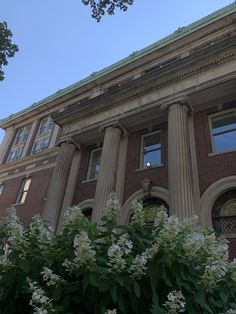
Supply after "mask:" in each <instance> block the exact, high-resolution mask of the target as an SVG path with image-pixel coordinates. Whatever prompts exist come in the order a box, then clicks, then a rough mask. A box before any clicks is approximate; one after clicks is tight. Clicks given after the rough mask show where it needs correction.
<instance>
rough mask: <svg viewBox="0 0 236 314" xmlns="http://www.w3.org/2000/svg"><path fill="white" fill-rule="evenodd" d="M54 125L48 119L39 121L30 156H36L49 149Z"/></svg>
mask: <svg viewBox="0 0 236 314" xmlns="http://www.w3.org/2000/svg"><path fill="white" fill-rule="evenodd" d="M54 125H55V124H54V122H53V121H52V119H51V118H50V117H47V118H45V119H43V120H41V122H40V125H39V128H38V132H37V135H36V137H35V140H34V143H33V147H32V152H31V154H38V153H40V152H42V151H44V150H45V149H47V148H48V147H49V143H50V138H51V135H52V132H53V129H54Z"/></svg>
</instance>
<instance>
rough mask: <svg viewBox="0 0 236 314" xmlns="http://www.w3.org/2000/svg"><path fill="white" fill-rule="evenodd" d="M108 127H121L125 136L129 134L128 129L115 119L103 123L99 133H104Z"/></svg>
mask: <svg viewBox="0 0 236 314" xmlns="http://www.w3.org/2000/svg"><path fill="white" fill-rule="evenodd" d="M107 128H114V129H119V130H120V131H121V133H122V135H123V136H127V135H128V131H127V130H126V129H125V128H124V127H123V125H121V124H120V123H119V122H118V121H114V122H111V123H107V124H104V125H102V126H101V127H100V128H99V133H104V132H105V129H107Z"/></svg>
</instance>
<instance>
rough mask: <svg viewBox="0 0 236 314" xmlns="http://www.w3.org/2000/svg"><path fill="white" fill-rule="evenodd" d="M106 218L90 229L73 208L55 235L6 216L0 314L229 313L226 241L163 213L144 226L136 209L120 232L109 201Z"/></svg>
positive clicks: (231, 283) (233, 286)
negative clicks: (128, 222) (59, 231)
mask: <svg viewBox="0 0 236 314" xmlns="http://www.w3.org/2000/svg"><path fill="white" fill-rule="evenodd" d="M106 211H107V215H106V216H104V217H103V219H102V224H100V225H95V224H92V223H90V222H89V221H88V220H87V219H86V217H84V215H83V214H82V212H81V211H80V209H79V208H78V207H73V208H71V209H69V210H68V211H67V213H66V216H65V219H66V222H65V225H64V229H63V231H62V232H61V234H59V235H55V234H54V233H53V230H51V229H50V228H49V227H48V226H47V225H46V224H44V223H43V221H42V219H41V218H40V217H39V216H36V217H34V218H33V220H32V222H31V224H30V225H28V226H23V225H22V223H21V222H20V221H19V219H18V218H17V216H16V213H15V211H14V209H10V210H9V211H8V213H7V215H6V217H4V218H3V219H2V220H1V221H0V233H1V235H0V237H1V239H2V241H3V246H2V249H1V256H0V313H1V314H11V313H17V314H27V313H34V314H49V313H59V314H60V313H63V314H74V313H76V314H77V313H80V314H91V313H96V314H105V313H106V314H109V313H110V314H119V313H140V314H143V313H152V314H175V313H190V314H194V313H196V314H197V313H212V314H234V313H236V261H231V262H230V261H229V260H228V246H227V241H226V240H225V239H223V238H220V237H216V235H215V233H214V231H213V230H212V229H203V228H200V227H199V225H198V221H197V218H196V217H194V218H193V219H188V220H185V221H184V222H180V221H179V220H178V218H177V217H174V216H171V217H168V216H167V213H166V211H165V209H164V208H163V207H160V208H158V209H157V213H156V218H155V221H154V223H153V224H150V223H148V222H146V221H145V213H144V210H143V207H142V205H141V204H140V203H138V202H135V203H133V206H132V209H131V211H132V215H131V221H130V224H129V225H126V226H119V225H117V223H116V220H117V215H118V214H120V206H119V203H118V201H117V199H116V197H115V195H114V194H111V195H110V197H109V199H108V202H107V208H106Z"/></svg>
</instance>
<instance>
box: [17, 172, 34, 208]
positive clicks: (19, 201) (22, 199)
mask: <svg viewBox="0 0 236 314" xmlns="http://www.w3.org/2000/svg"><path fill="white" fill-rule="evenodd" d="M27 181H29V185H28V187H27V186H26V184H27ZM31 182H32V178H31V177H28V178H23V179H22V181H21V185H20V189H19V191H18V193H17V197H16V204H17V205H21V204H25V202H26V198H27V195H28V193H29V189H30V185H31ZM24 194H25V197H23V195H24Z"/></svg>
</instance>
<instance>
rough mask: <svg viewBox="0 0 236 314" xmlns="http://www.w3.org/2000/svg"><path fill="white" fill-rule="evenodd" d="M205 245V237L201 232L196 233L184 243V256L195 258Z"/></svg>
mask: <svg viewBox="0 0 236 314" xmlns="http://www.w3.org/2000/svg"><path fill="white" fill-rule="evenodd" d="M204 245H205V237H204V235H203V234H202V233H200V232H194V233H192V234H190V235H189V236H187V238H186V239H185V242H184V243H183V250H184V254H185V256H187V257H193V256H195V255H196V254H197V252H198V251H199V250H201V248H202V247H203V246H204Z"/></svg>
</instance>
